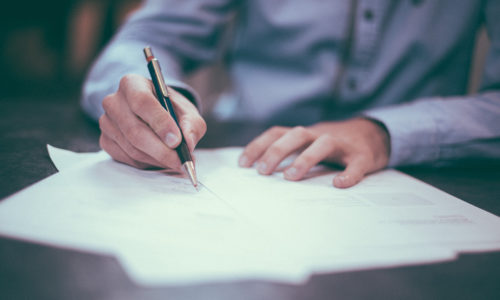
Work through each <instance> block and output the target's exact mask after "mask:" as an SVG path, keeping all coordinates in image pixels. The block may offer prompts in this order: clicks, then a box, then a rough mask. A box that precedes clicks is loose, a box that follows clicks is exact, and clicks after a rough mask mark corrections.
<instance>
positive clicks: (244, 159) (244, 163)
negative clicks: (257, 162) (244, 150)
mask: <svg viewBox="0 0 500 300" xmlns="http://www.w3.org/2000/svg"><path fill="white" fill-rule="evenodd" d="M238 164H239V165H240V167H246V166H247V164H248V157H246V156H245V155H242V156H240V159H239V160H238Z"/></svg>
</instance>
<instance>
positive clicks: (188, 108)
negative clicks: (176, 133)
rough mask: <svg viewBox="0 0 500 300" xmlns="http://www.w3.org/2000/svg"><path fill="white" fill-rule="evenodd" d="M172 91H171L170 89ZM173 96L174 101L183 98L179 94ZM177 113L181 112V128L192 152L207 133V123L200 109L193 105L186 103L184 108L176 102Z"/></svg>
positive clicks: (175, 93) (173, 93)
mask: <svg viewBox="0 0 500 300" xmlns="http://www.w3.org/2000/svg"><path fill="white" fill-rule="evenodd" d="M169 90H170V89H169ZM171 95H172V96H173V97H174V99H177V97H179V96H181V95H180V94H179V93H177V92H174V91H172V92H171ZM174 109H175V111H176V112H177V111H178V112H179V114H178V115H177V116H178V117H179V126H180V127H181V130H182V134H183V135H184V139H185V140H186V143H187V145H188V148H189V150H190V151H191V152H192V151H193V150H194V148H195V146H196V144H198V142H199V141H200V140H201V138H202V137H203V136H204V135H205V133H206V132H207V123H206V122H205V120H203V118H202V117H201V115H200V113H199V112H198V109H197V108H196V107H195V106H194V105H193V104H192V103H191V102H189V103H184V104H183V105H182V106H181V105H179V104H178V102H177V101H175V102H174Z"/></svg>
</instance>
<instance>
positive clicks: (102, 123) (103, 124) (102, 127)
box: [99, 114, 106, 132]
mask: <svg viewBox="0 0 500 300" xmlns="http://www.w3.org/2000/svg"><path fill="white" fill-rule="evenodd" d="M105 116H106V114H104V115H102V116H101V117H100V118H99V129H100V130H101V132H103V131H105V129H106V120H105V118H106V117H105Z"/></svg>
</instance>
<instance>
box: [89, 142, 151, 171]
mask: <svg viewBox="0 0 500 300" xmlns="http://www.w3.org/2000/svg"><path fill="white" fill-rule="evenodd" d="M99 144H100V145H101V148H102V149H103V150H104V151H106V152H107V153H108V154H109V155H110V156H111V157H112V158H113V159H114V160H116V161H118V162H121V163H124V164H127V165H129V166H132V167H135V168H138V169H146V168H148V167H150V166H149V165H147V164H144V163H141V162H137V161H135V160H134V159H132V158H131V157H130V156H128V155H127V153H125V151H123V150H122V149H121V148H120V146H119V145H118V144H117V143H116V142H115V141H113V140H111V139H110V138H109V137H107V136H106V135H104V134H103V135H101V137H100V138H99Z"/></svg>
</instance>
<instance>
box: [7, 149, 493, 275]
mask: <svg viewBox="0 0 500 300" xmlns="http://www.w3.org/2000/svg"><path fill="white" fill-rule="evenodd" d="M49 153H50V156H51V158H52V159H53V161H54V164H55V165H56V167H57V168H58V170H59V171H60V172H59V173H58V174H55V175H53V176H51V177H49V178H47V179H45V180H43V181H42V182H40V183H38V184H36V185H34V186H32V187H30V188H28V189H25V190H23V191H21V192H19V193H17V194H16V195H14V196H12V197H10V198H9V199H6V200H5V201H3V202H1V203H0V234H3V235H6V236H12V237H17V238H22V239H27V240H32V241H37V242H41V243H46V244H50V245H56V246H62V247H69V248H77V249H85V250H87V251H93V252H98V253H107V254H113V255H116V257H117V258H118V259H119V260H120V261H121V262H122V264H123V266H124V268H125V270H127V272H128V273H129V275H130V276H131V277H132V278H133V279H134V280H135V281H136V282H138V283H141V284H147V285H152V284H189V283H193V282H206V281H220V280H239V279H268V280H276V281H284V282H296V283H298V282H303V281H304V280H306V279H307V277H308V276H309V275H310V274H312V273H314V272H334V271H348V270H357V269H366V268H373V267H389V266H397V265H408V264H418V263H427V262H437V261H444V260H450V259H453V258H455V257H456V255H457V253H458V252H461V251H472V252H477V251H491V250H499V249H500V218H498V217H496V216H493V215H491V214H489V213H487V212H485V211H482V210H480V209H478V208H476V207H474V206H471V205H469V204H467V203H465V202H463V201H461V200H459V199H457V198H455V197H453V196H451V195H448V194H446V193H444V192H442V191H439V190H437V189H435V188H433V187H431V186H429V185H427V184H425V183H422V182H420V181H418V180H415V179H413V178H411V177H409V176H407V175H404V174H402V173H400V172H397V171H394V170H387V171H383V172H379V173H377V174H374V175H371V176H369V177H368V178H366V179H365V180H364V181H362V182H361V183H360V184H359V185H357V186H355V187H353V188H350V189H336V188H334V187H332V185H331V180H332V178H333V176H334V173H333V172H332V171H330V170H325V169H322V168H316V170H315V171H314V172H312V173H311V174H310V176H309V178H308V179H306V180H303V181H301V182H290V181H286V180H284V179H283V178H282V174H281V173H279V172H278V173H275V174H274V175H272V176H260V175H258V174H257V173H256V172H255V170H253V169H244V168H239V167H238V166H237V157H238V155H239V154H240V153H241V149H240V148H227V149H216V150H198V151H197V153H196V154H195V155H196V158H197V172H198V176H199V180H200V188H199V191H196V190H194V188H193V187H192V186H191V184H190V182H189V180H188V179H186V178H182V177H175V176H169V175H166V174H164V173H161V172H158V171H141V170H137V169H134V168H131V167H128V166H125V165H123V164H120V163H117V162H114V161H112V160H111V159H110V158H109V156H108V155H107V154H105V153H104V152H98V153H93V154H88V153H86V154H76V153H72V152H68V151H65V150H60V149H57V148H49Z"/></svg>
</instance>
